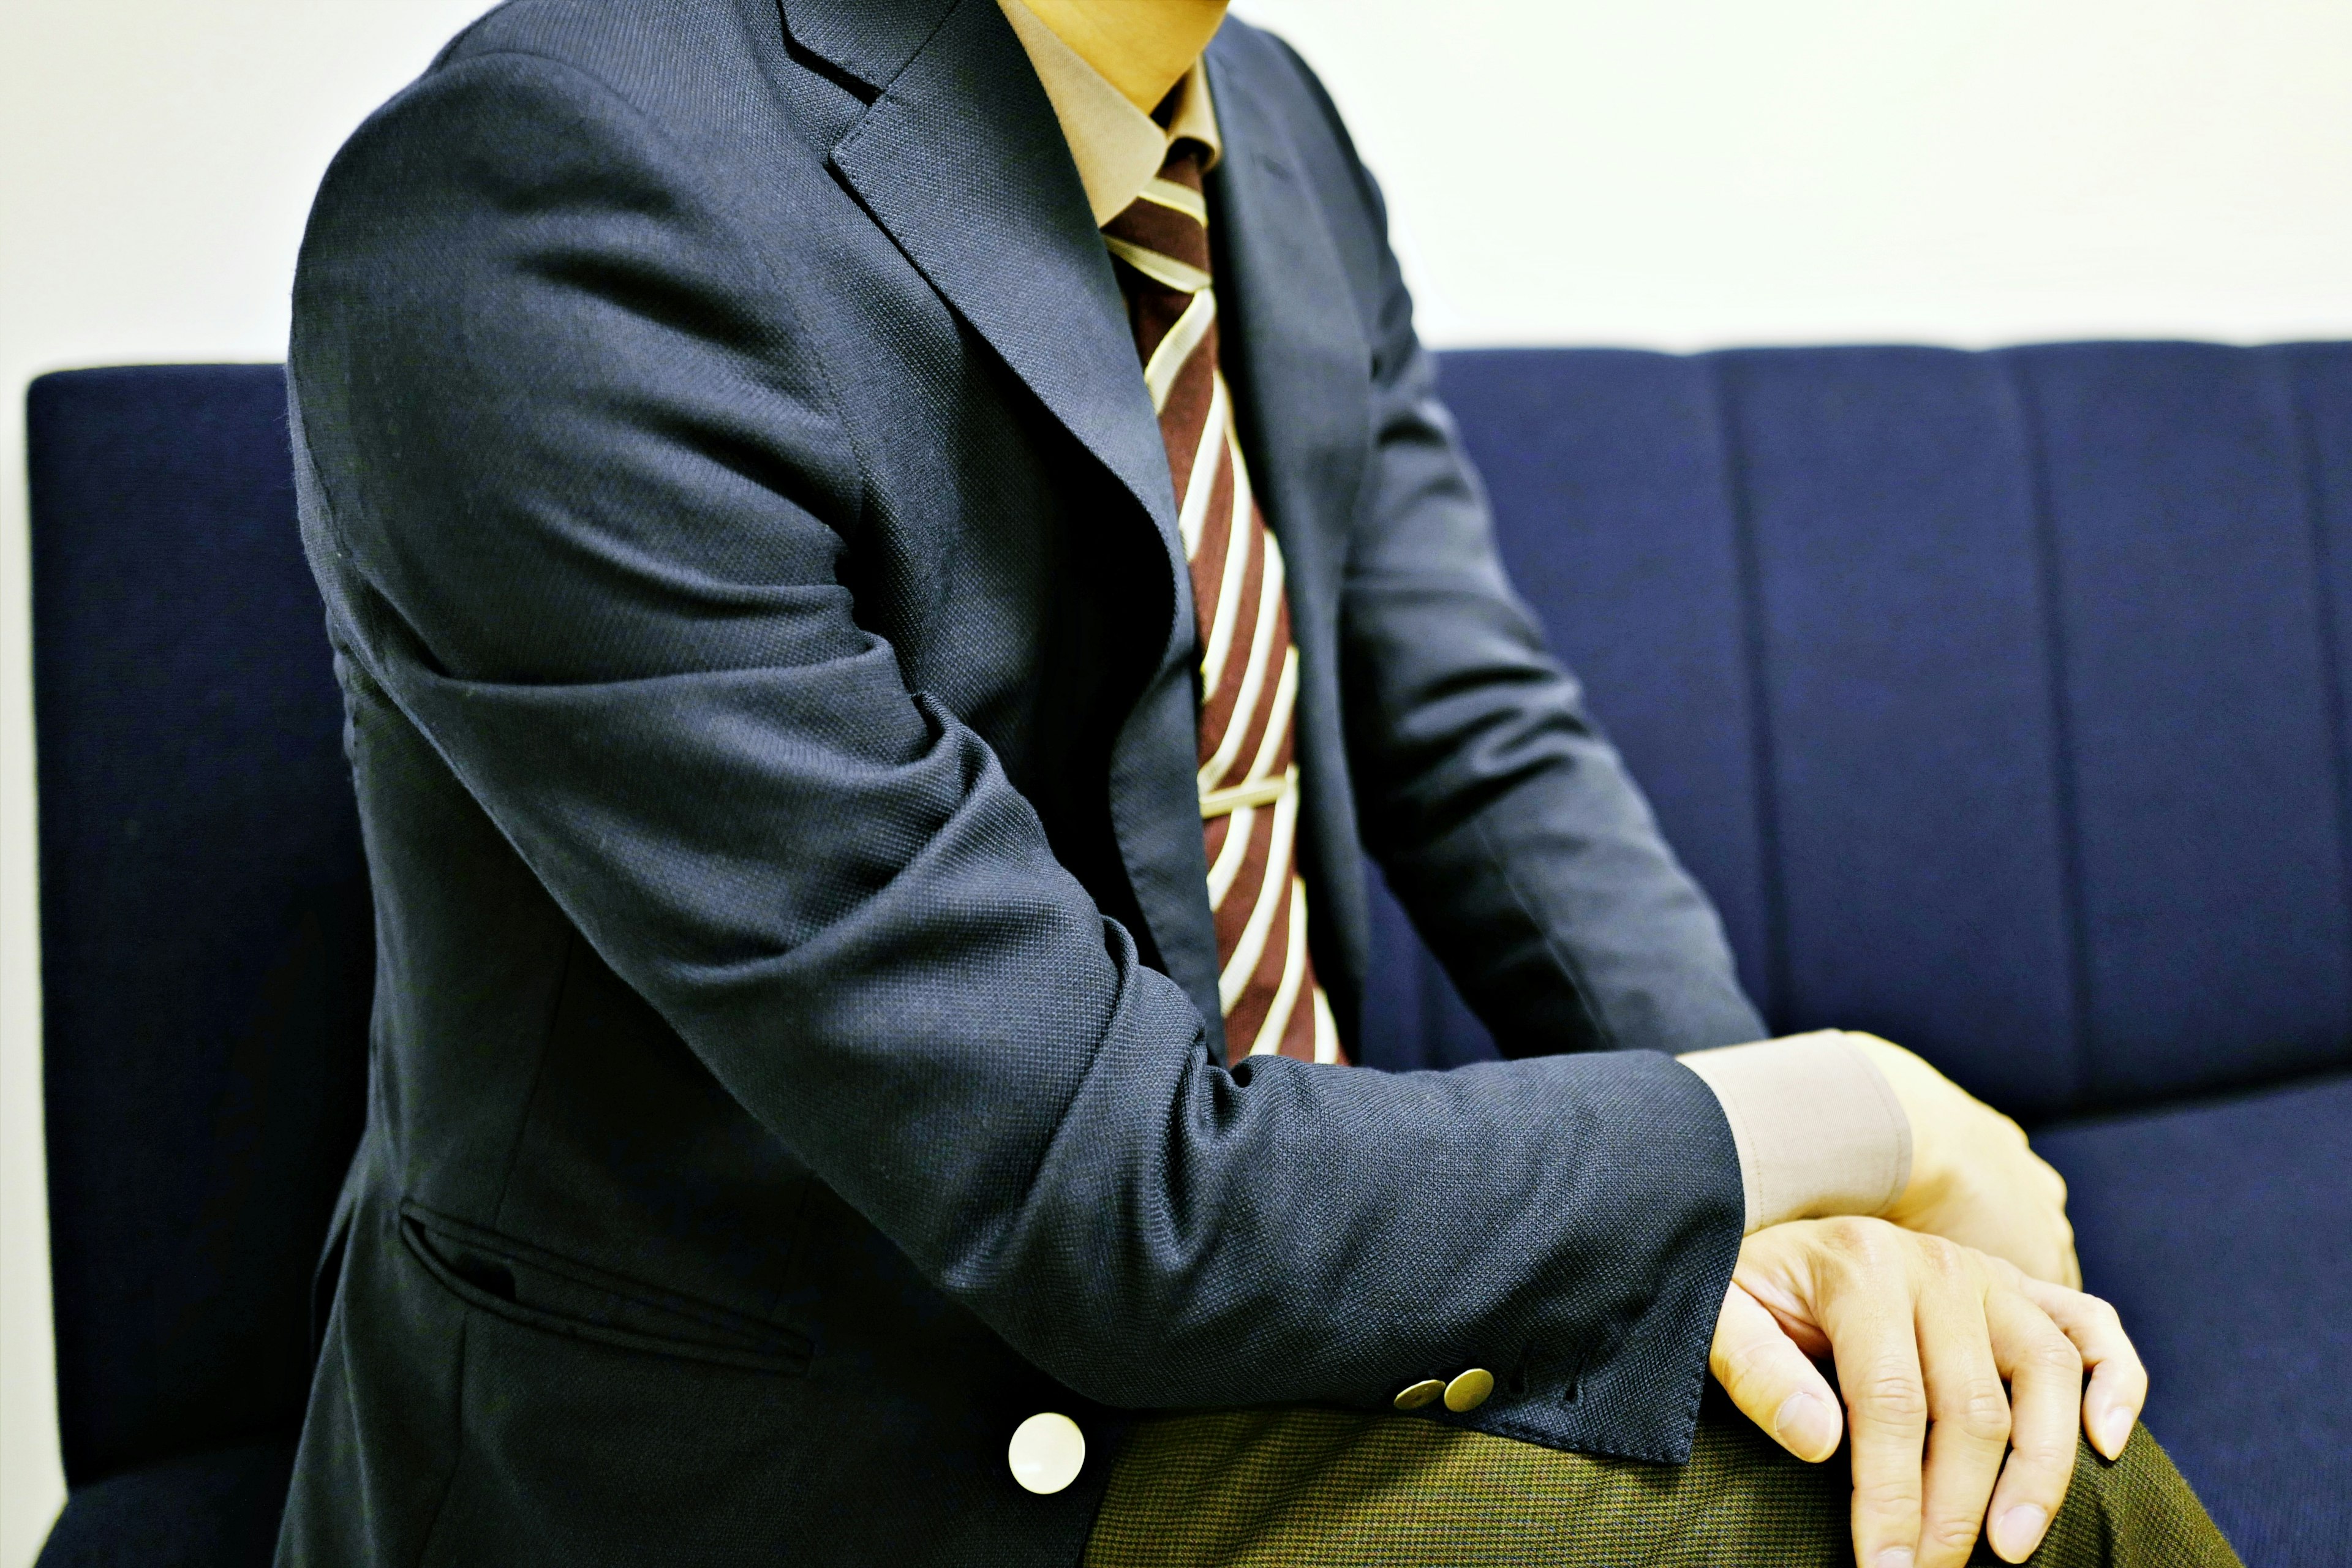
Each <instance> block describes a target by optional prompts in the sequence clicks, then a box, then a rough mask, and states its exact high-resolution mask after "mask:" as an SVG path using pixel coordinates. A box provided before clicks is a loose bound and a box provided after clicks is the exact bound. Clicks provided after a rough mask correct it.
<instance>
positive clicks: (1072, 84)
mask: <svg viewBox="0 0 2352 1568" xmlns="http://www.w3.org/2000/svg"><path fill="white" fill-rule="evenodd" d="M997 5H999V6H1000V7H1001V8H1002V9H1003V12H1004V17H1005V20H1006V21H1008V22H1010V23H1011V24H1012V25H1013V33H1014V35H1015V36H1017V37H1019V38H1020V40H1021V47H1023V48H1024V49H1025V50H1026V51H1028V55H1029V62H1030V64H1031V65H1033V66H1034V67H1035V68H1036V70H1037V79H1038V81H1039V82H1040V83H1041V84H1042V85H1043V86H1044V87H1045V99H1046V101H1047V102H1049V103H1051V104H1052V105H1053V106H1054V116H1055V119H1056V120H1058V121H1061V125H1062V135H1063V138H1064V139H1065V140H1066V141H1067V142H1069V145H1070V157H1071V160H1072V162H1074V163H1076V165H1077V170H1078V182H1079V184H1082V185H1084V186H1085V187H1086V193H1087V205H1088V206H1089V207H1090V208H1092V209H1093V212H1094V217H1095V222H1096V223H1097V224H1104V223H1108V222H1109V221H1110V220H1111V219H1112V218H1113V217H1115V216H1118V214H1119V213H1121V212H1122V211H1124V210H1126V208H1127V205H1128V204H1129V203H1130V202H1132V201H1134V200H1135V198H1136V197H1137V196H1138V195H1140V194H1141V193H1142V190H1143V186H1144V183H1145V182H1146V181H1148V180H1150V178H1151V177H1152V176H1153V175H1155V174H1158V173H1159V172H1160V163H1162V162H1164V161H1165V160H1166V158H1167V156H1168V149H1169V147H1170V146H1171V144H1172V143H1173V142H1175V141H1176V139H1177V138H1179V137H1183V136H1189V137H1192V139H1193V140H1195V141H1197V142H1201V143H1202V145H1204V146H1206V147H1207V148H1208V149H1209V162H1210V163H1215V162H1216V159H1217V156H1218V154H1219V153H1220V152H1221V151H1222V150H1223V142H1221V141H1220V140H1219V139H1218V136H1217V115H1216V108H1215V106H1214V105H1213V103H1212V102H1211V101H1210V99H1209V77H1208V73H1207V72H1206V71H1205V70H1203V69H1202V68H1201V65H1200V63H1199V62H1198V61H1195V62H1194V63H1193V66H1192V69H1191V70H1189V71H1187V72H1185V73H1184V78H1183V79H1182V80H1181V81H1180V82H1178V83H1177V84H1176V101H1175V104H1174V106H1173V113H1172V114H1171V116H1170V119H1169V123H1168V124H1167V125H1166V126H1165V127H1162V126H1161V125H1160V122H1159V121H1156V120H1154V119H1153V118H1152V117H1151V116H1150V115H1149V114H1146V113H1144V112H1143V111H1142V110H1139V109H1138V108H1136V107H1135V105H1134V104H1132V103H1130V102H1129V101H1128V100H1127V96H1126V95H1125V94H1124V93H1122V92H1120V91H1119V90H1118V89H1117V88H1115V87H1113V86H1112V85H1111V84H1110V82H1109V81H1108V79H1105V78H1104V77H1103V75H1102V73H1101V72H1099V71H1097V70H1096V69H1095V68H1094V67H1092V66H1090V65H1088V64H1087V62H1086V60H1085V59H1084V58H1082V57H1080V56H1079V54H1078V53H1077V51H1076V50H1075V49H1073V48H1071V47H1069V45H1067V44H1066V43H1064V42H1063V41H1062V39H1061V37H1060V36H1059V35H1058V34H1056V33H1055V31H1054V30H1053V29H1052V28H1051V27H1048V26H1046V25H1045V23H1044V22H1042V21H1040V20H1038V18H1037V16H1036V13H1034V12H1033V11H1031V10H1030V9H1029V8H1028V6H1026V5H1024V4H1022V0H997ZM1136 374H1142V372H1141V370H1140V368H1139V369H1138V371H1137V373H1136ZM1681 1059H1682V1061H1683V1062H1684V1064H1685V1066H1687V1067H1688V1068H1690V1069H1691V1070H1692V1071H1693V1072H1696V1074H1698V1076H1699V1077H1700V1078H1701V1079H1705V1080H1706V1086H1707V1087H1708V1088H1709V1089H1713V1090H1714V1091H1715V1096H1716V1099H1717V1100H1720V1101H1721V1102H1722V1104H1723V1114H1724V1117H1725V1119H1726V1120H1727V1121H1729V1122H1730V1123H1731V1138H1732V1142H1733V1143H1734V1144H1736V1145H1737V1146H1738V1152H1739V1178H1740V1182H1741V1184H1742V1187H1743V1188H1744V1190H1745V1192H1746V1194H1747V1204H1748V1229H1749V1230H1751V1231H1753V1230H1757V1229H1760V1228H1761V1227H1763V1226H1768V1225H1776V1224H1778V1223H1780V1221H1782V1220H1788V1219H1801V1218H1805V1217H1808V1216H1813V1215H1839V1214H1863V1215H1868V1214H1876V1213H1878V1212H1880V1211H1881V1210H1882V1209H1885V1207H1886V1206H1887V1205H1890V1204H1892V1203H1893V1202H1894V1201H1895V1198H1896V1197H1897V1196H1899V1195H1900V1194H1902V1191H1903V1188H1904V1186H1905V1185H1906V1184H1907V1183H1908V1182H1909V1180H1910V1177H1911V1124H1910V1122H1909V1121H1908V1120H1907V1119H1906V1117H1905V1116H1904V1113H1903V1107H1902V1105H1901V1104H1900V1103H1899V1102H1898V1101H1897V1100H1895V1092H1894V1090H1893V1089H1890V1088H1889V1087H1888V1086H1887V1083H1886V1079H1885V1077H1884V1076H1882V1075H1881V1074H1880V1072H1879V1070H1878V1068H1876V1067H1875V1066H1874V1065H1873V1064H1872V1062H1871V1061H1870V1058H1868V1057H1866V1056H1865V1055H1864V1053H1863V1051H1862V1049H1861V1048H1860V1047H1857V1046H1855V1045H1854V1044H1853V1042H1852V1041H1851V1040H1849V1039H1847V1038H1846V1037H1844V1036H1843V1035H1841V1034H1840V1033H1838V1032H1837V1031H1835V1030H1824V1031H1822V1032H1821V1033H1818V1034H1811V1035H1794V1036H1790V1037H1789V1038H1787V1039H1780V1040H1763V1041H1759V1042H1758V1043H1757V1044H1755V1045H1749V1046H1730V1047H1725V1048H1724V1049H1721V1050H1714V1051H1698V1052H1694V1053H1693V1054H1691V1055H1689V1056H1686V1057H1684V1058H1681Z"/></svg>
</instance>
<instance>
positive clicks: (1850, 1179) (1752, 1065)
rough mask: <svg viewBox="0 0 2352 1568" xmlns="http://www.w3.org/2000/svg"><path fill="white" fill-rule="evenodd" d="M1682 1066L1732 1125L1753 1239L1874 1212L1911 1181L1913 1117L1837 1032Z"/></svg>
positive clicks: (1706, 1054) (1712, 1054) (1701, 1055)
mask: <svg viewBox="0 0 2352 1568" xmlns="http://www.w3.org/2000/svg"><path fill="white" fill-rule="evenodd" d="M1678 1059H1679V1060H1680V1061H1681V1062H1682V1064H1683V1065H1684V1066H1685V1067H1686V1068H1690V1069H1691V1071H1693V1072H1695V1073H1696V1074H1698V1076H1699V1077H1700V1078H1701V1079H1705V1080H1706V1086H1707V1088H1709V1089H1713V1090H1714V1091H1715V1098H1716V1099H1717V1100H1718V1101H1719V1102H1720V1103H1721V1104H1722V1106H1723V1114H1724V1117H1725V1119H1726V1120H1727V1121H1729V1122H1730V1123H1731V1141H1732V1142H1733V1143H1734V1144H1735V1145H1737V1147H1738V1151H1739V1179H1740V1182H1741V1184H1742V1185H1743V1186H1744V1187H1745V1189H1746V1191H1747V1194H1748V1230H1749V1231H1750V1232H1751V1233H1752V1232H1755V1231H1759V1230H1761V1229H1763V1228H1764V1227H1765V1226H1768V1225H1779V1224H1780V1222H1781V1221H1783V1220H1791V1219H1812V1218H1819V1217H1822V1216H1824V1215H1874V1214H1878V1213H1881V1212H1883V1211H1884V1210H1885V1209H1886V1208H1887V1207H1888V1205H1892V1204H1893V1203H1894V1202H1895V1199H1896V1198H1898V1197H1900V1196H1901V1195H1902V1194H1903V1189H1904V1188H1905V1187H1906V1186H1907V1185H1908V1184H1910V1181H1911V1121H1910V1118H1908V1117H1907V1116H1906V1115H1904V1113H1903V1106H1902V1102H1901V1101H1899V1100H1896V1099H1895V1091H1894V1089H1891V1088H1889V1087H1888V1085H1887V1082H1886V1079H1885V1077H1884V1076H1883V1075H1882V1074H1881V1073H1880V1072H1879V1070H1878V1068H1877V1067H1876V1065H1875V1064H1874V1063H1873V1062H1872V1061H1871V1059H1870V1058H1869V1057H1868V1056H1866V1055H1865V1054H1864V1052H1863V1050H1862V1047H1859V1046H1857V1045H1855V1044H1854V1043H1853V1040H1851V1039H1849V1038H1848V1037H1846V1036H1845V1035H1844V1034H1843V1033H1842V1032H1840V1031H1839V1030H1836V1029H1823V1030H1822V1031H1820V1032H1819V1033H1817V1034H1811V1035H1790V1036H1789V1037H1786V1038H1784V1039H1778V1040H1759V1041H1758V1042H1757V1043H1756V1044H1754V1045H1749V1046H1726V1047H1722V1048H1721V1049H1720V1050H1712V1051H1694V1052H1692V1053H1691V1054H1690V1055H1688V1056H1686V1057H1682V1058H1678Z"/></svg>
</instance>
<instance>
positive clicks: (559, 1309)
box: [400, 1203, 809, 1374]
mask: <svg viewBox="0 0 2352 1568" xmlns="http://www.w3.org/2000/svg"><path fill="white" fill-rule="evenodd" d="M400 1238H401V1240H402V1241H403V1242H404V1244H405V1245H406V1246H407V1247H408V1250H409V1251H410V1252H411V1253H412V1254H413V1255H415V1258H416V1260H417V1262H419V1263H421V1264H423V1265H424V1266H425V1271H426V1272H427V1273H429V1274H431V1275H432V1276H433V1278H434V1279H436V1280H438V1281H439V1282H440V1284H441V1286H442V1288H443V1289H446V1290H447V1291H448V1292H449V1293H450V1294H451V1295H454V1296H456V1297H457V1299H458V1300H462V1301H464V1302H465V1303H466V1304H467V1305H468V1306H471V1307H476V1308H478V1309H480V1310H483V1311H485V1312H488V1313H491V1314H492V1315H494V1316H497V1317H500V1318H504V1319H506V1320H507V1321H509V1322H515V1323H521V1324H523V1325H525V1326H526V1327H529V1328H534V1329H539V1330H541V1331H546V1332H549V1333H554V1334H562V1335H564V1336H566V1337H568V1338H571V1339H577V1340H587V1341H591V1342H594V1343H597V1344H604V1345H612V1346H614V1347H616V1348H618V1349H622V1350H632V1351H639V1352H645V1353H646V1354H650V1355H664V1356H675V1357H680V1358H683V1359H685V1360H688V1361H700V1362H709V1363H715V1364H717V1365H719V1366H731V1367H740V1368H743V1369H745V1370H747V1371H751V1372H766V1373H792V1374H798V1373H803V1372H805V1371H806V1370H807V1369H808V1361H809V1342H808V1340H807V1339H806V1338H805V1337H804V1336H803V1335H800V1334H796V1333H794V1332H793V1331H792V1330H790V1329H787V1328H785V1327H783V1326H782V1324H779V1323H771V1322H765V1321H761V1320H760V1319H757V1318H751V1317H747V1316H745V1315H743V1314H741V1313H740V1312H732V1311H730V1310H727V1309H726V1308H724V1307H717V1306H713V1305H711V1304H709V1302H706V1301H698V1300H693V1299H692V1298H690V1297H683V1296H677V1295H674V1294H672V1293H670V1292H668V1291H666V1290H663V1289H659V1288H657V1287H656V1286H652V1285H647V1284H646V1283H644V1282H643V1281H640V1280H635V1279H625V1278H624V1277H622V1276H620V1275H616V1274H608V1273H606V1272H604V1270H603V1269H600V1268H591V1267H590V1266H588V1265H587V1264H584V1263H580V1262H577V1261H575V1260H573V1259H572V1258H563V1257H560V1256H558V1255H557V1254H554V1253H551V1252H548V1251H546V1250H545V1249H543V1248H541V1247H532V1246H530V1244H528V1243H526V1242H520V1241H517V1240H515V1239H514V1238H513V1237H506V1236H501V1235H499V1233H498V1232H496V1231H492V1230H484V1229H483V1228H481V1227H480V1226H471V1225H467V1224H466V1223H465V1222H464V1221H462V1220H453V1219H450V1218H448V1217H447V1216H446V1215H437V1214H435V1213H434V1212H433V1211H432V1210H430V1209H427V1208H425V1207H423V1206H422V1205H418V1204H415V1203H404V1204H402V1205H400Z"/></svg>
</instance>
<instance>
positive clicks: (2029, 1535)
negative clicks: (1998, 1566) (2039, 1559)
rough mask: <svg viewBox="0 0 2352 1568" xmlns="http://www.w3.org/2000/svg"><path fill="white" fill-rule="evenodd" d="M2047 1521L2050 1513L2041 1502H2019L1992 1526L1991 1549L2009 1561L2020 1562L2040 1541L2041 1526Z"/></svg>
mask: <svg viewBox="0 0 2352 1568" xmlns="http://www.w3.org/2000/svg"><path fill="white" fill-rule="evenodd" d="M2049 1522H2050V1515H2049V1513H2048V1512H2047V1511H2046V1510H2043V1509H2042V1505H2041V1504H2039V1503H2031V1502H2021V1503H2019V1504H2018V1505H2017V1506H2016V1507H2015V1508H2013V1509H2011V1510H2009V1511H2008V1512H2007V1513H2005V1514H2002V1515H2001V1516H2000V1523H1998V1524H1996V1525H1994V1526H1993V1527H1992V1544H1993V1550H1994V1551H1996V1552H2000V1554H2001V1555H2002V1556H2003V1557H2006V1558H2008V1559H2009V1560H2010V1561H2011V1563H2019V1562H2022V1561H2023V1560H2024V1559H2025V1556H2026V1554H2027V1553H2028V1552H2032V1550H2033V1549H2034V1547H2035V1546H2036V1545H2038V1544H2039V1543H2040V1542H2041V1540H2042V1527H2043V1526H2044V1525H2047V1524H2048V1523H2049Z"/></svg>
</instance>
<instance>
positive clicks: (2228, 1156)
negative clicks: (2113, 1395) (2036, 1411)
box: [2035, 1077, 2352, 1568]
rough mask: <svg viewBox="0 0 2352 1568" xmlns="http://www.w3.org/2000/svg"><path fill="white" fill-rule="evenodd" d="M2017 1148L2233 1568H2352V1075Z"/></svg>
mask: <svg viewBox="0 0 2352 1568" xmlns="http://www.w3.org/2000/svg"><path fill="white" fill-rule="evenodd" d="M2035 1144H2036V1146H2037V1147H2039V1148H2040V1149H2041V1150H2042V1152H2043V1153H2044V1154H2045V1155H2046V1156H2047V1157H2048V1158H2049V1160H2050V1161H2051V1163H2053V1164H2055V1165H2056V1166H2057V1167H2058V1169H2059V1170H2060V1171H2061V1172H2062V1173H2064V1175H2065V1177H2066V1180H2067V1182H2068V1184H2069V1185H2070V1186H2071V1188H2072V1198H2071V1207H2072V1210H2073V1214H2074V1227H2075V1231H2076V1234H2077V1236H2078V1237H2080V1240H2081V1247H2082V1254H2083V1272H2084V1278H2085V1279H2086V1281H2087V1282H2088V1284H2089V1287H2090V1289H2093V1290H2094V1291H2096V1292H2097V1293H2098V1294H2100V1295H2102V1296H2105V1297H2106V1298H2107V1299H2108V1300H2111V1301H2113V1302H2114V1303H2115V1305H2116V1310H2118V1311H2120V1312H2121V1313H2122V1314H2123V1319H2124V1323H2125V1325H2126V1327H2127V1328H2128V1329H2129V1330H2130V1331H2131V1332H2132V1336H2133V1339H2134V1341H2135V1342H2137V1344H2138V1346H2139V1349H2140V1353H2141V1354H2142V1355H2143V1356H2145V1357H2146V1358H2147V1366H2148V1373H2149V1376H2150V1378H2151V1379H2152V1382H2153V1388H2152V1391H2151V1393H2150V1394H2149V1398H2148V1406H2147V1426H2148V1429H2149V1430H2150V1431H2152V1432H2154V1433H2155V1434H2156V1435H2157V1436H2158V1439H2159V1440H2161V1441H2162V1442H2163V1444H2164V1446H2165V1447H2166V1448H2167V1449H2168V1451H2170V1453H2171V1455H2172V1457H2173V1459H2174V1460H2175V1462H2176V1463H2178V1464H2179V1467H2180V1470H2181V1473H2182V1474H2183V1475H2185V1476H2187V1477H2188V1478H2189V1483H2190V1484H2191V1485H2192V1486H2194V1487H2195V1488H2196V1489H2197V1492H2198V1495H2199V1496H2200V1498H2202V1499H2203V1500H2204V1501H2205V1505H2206V1507H2207V1508H2208V1509H2209V1510H2211V1512H2212V1515H2213V1517H2214V1519H2215V1521H2218V1522H2219V1523H2220V1525H2221V1529H2222V1531H2224V1532H2225V1533H2226V1534H2227V1535H2228V1536H2229V1537H2230V1541H2231V1544H2233V1545H2234V1546H2236V1547H2237V1548H2238V1551H2239V1552H2240V1553H2241V1555H2242V1556H2243V1557H2244V1558H2245V1560H2246V1563H2247V1564H2248V1568H2270V1565H2273V1564H2277V1565H2282V1568H2283V1565H2284V1564H2289V1563H2352V1400H2347V1397H2346V1391H2347V1386H2352V1384H2347V1372H2346V1369H2347V1367H2352V1078H2343V1077H2337V1078H2328V1079H2313V1080H2305V1081H2304V1082H2302V1083H2300V1084H2297V1085H2294V1086H2292V1087H2289V1088H2285V1089H2273V1090H2271V1091H2269V1092H2266V1093H2263V1094H2260V1095H2255V1096H2251V1097H2247V1098H2242V1099H2232V1100H2221V1101H2208V1102H2203V1103H2200V1104H2196V1105H2191V1106H2187V1107H2180V1108H2174V1109H2169V1110H2158V1111H2152V1112H2146V1113H2142V1114H2138V1115H2133V1116H2123V1117H2114V1118H2106V1119H2102V1120H2100V1121H2082V1122H2075V1123H2073V1124H2061V1125H2058V1126H2053V1127H2051V1128H2048V1129H2045V1130H2044V1131H2042V1132H2041V1133H2039V1134H2037V1135H2036V1137H2035Z"/></svg>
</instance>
